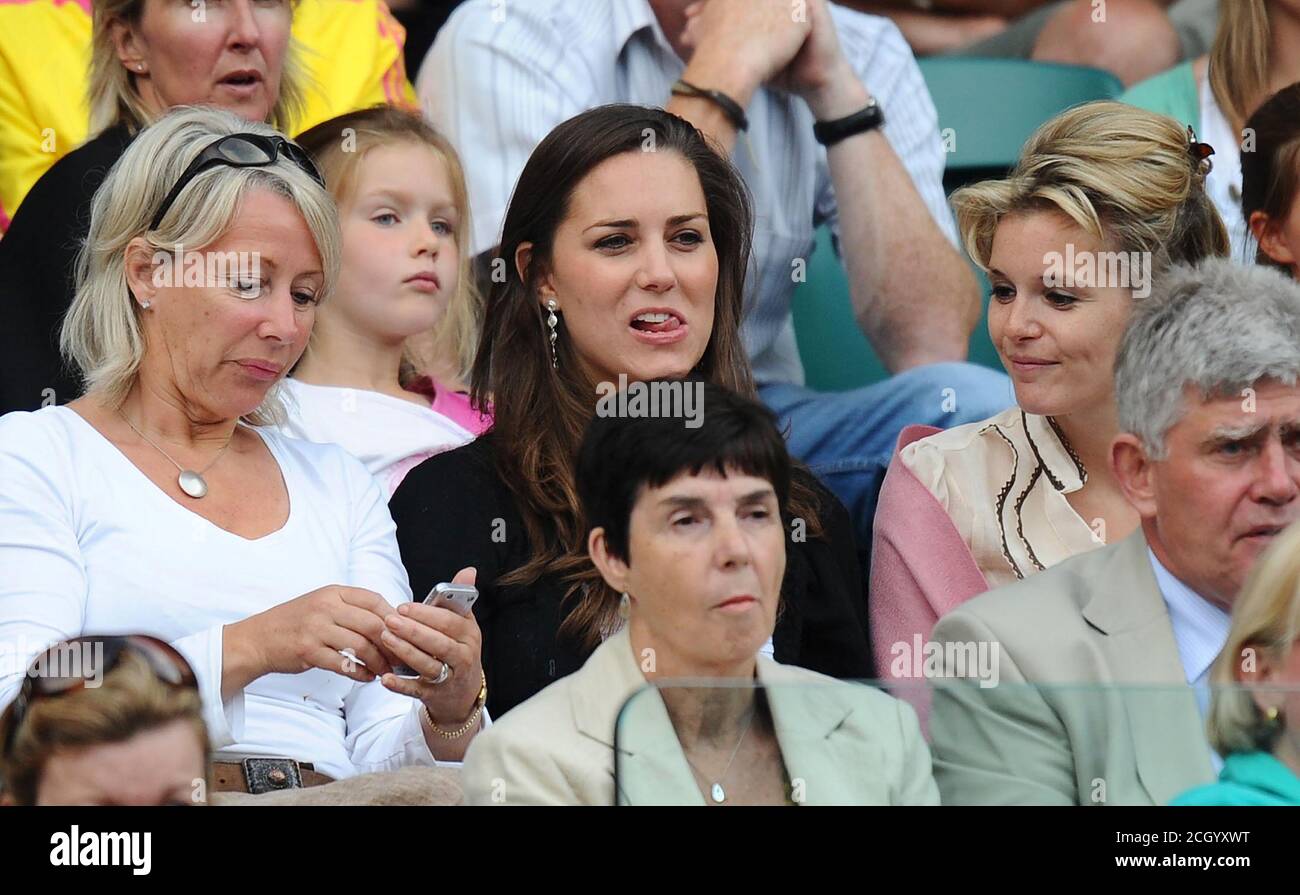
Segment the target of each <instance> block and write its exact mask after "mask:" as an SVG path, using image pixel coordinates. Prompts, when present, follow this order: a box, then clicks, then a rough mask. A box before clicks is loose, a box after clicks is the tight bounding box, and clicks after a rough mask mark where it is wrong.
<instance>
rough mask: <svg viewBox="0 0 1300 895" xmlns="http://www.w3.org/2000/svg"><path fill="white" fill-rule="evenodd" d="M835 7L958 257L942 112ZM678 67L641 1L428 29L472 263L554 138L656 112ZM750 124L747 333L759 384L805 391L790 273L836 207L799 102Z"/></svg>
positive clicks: (494, 237) (854, 17) (503, 8)
mask: <svg viewBox="0 0 1300 895" xmlns="http://www.w3.org/2000/svg"><path fill="white" fill-rule="evenodd" d="M830 10H831V16H832V18H833V19H834V21H835V26H836V29H837V31H838V33H839V38H840V43H841V46H842V47H843V50H844V55H845V57H846V58H847V59H848V61H849V63H850V65H852V66H853V68H854V70H855V71H856V72H857V74H858V77H859V78H861V79H862V82H863V83H864V84H865V85H866V87H867V89H868V90H869V91H870V92H871V94H872V95H873V96H874V97H876V99H877V100H878V101H879V102H880V105H881V107H882V109H883V110H884V113H885V126H884V135H885V137H886V138H887V139H888V140H889V143H890V145H891V146H892V147H893V149H894V152H895V153H897V155H898V157H899V159H900V160H901V161H902V164H903V165H904V166H905V167H906V169H907V171H908V173H909V174H911V176H912V182H913V183H914V184H915V186H916V189H917V191H918V192H919V193H920V196H921V198H922V200H923V201H924V202H925V205H926V207H927V208H928V209H929V210H930V213H931V215H933V216H934V219H935V221H937V222H938V225H939V227H940V229H941V230H942V231H943V233H944V234H946V235H947V236H948V238H949V240H951V241H952V242H953V243H954V245H955V244H956V241H957V233H956V227H955V225H954V223H953V220H952V216H951V213H950V211H949V209H948V204H947V199H946V198H945V196H944V191H943V168H944V164H945V161H946V156H945V153H944V146H943V141H942V139H941V138H940V134H939V125H938V116H937V114H936V113H935V109H934V104H933V102H931V100H930V94H929V92H928V90H927V89H926V86H925V81H924V79H923V78H922V77H921V71H920V69H919V68H918V67H917V65H916V60H915V59H914V58H913V56H912V51H911V49H910V48H909V47H908V45H907V42H906V41H905V40H904V39H903V37H902V35H901V34H900V33H899V31H898V29H897V28H896V27H895V26H894V24H893V23H892V22H890V21H889V19H886V18H881V17H877V16H868V15H863V14H862V13H859V12H855V11H853V10H849V9H845V8H844V7H843V6H840V5H838V4H835V3H832V4H831V5H830ZM685 68H686V66H685V63H683V62H682V60H681V59H680V58H679V57H678V56H677V54H676V52H675V51H674V50H673V48H672V46H671V44H670V43H669V42H668V39H667V37H665V35H664V33H663V29H662V28H661V27H660V25H659V22H658V19H657V18H656V17H655V14H654V11H653V10H652V9H651V7H650V4H649V2H648V0H526V2H515V3H509V4H502V3H499V2H496V0H467V2H465V3H462V4H461V5H460V6H459V7H458V8H457V9H456V11H455V13H453V14H452V16H451V18H450V19H449V20H448V22H447V24H446V25H444V26H443V28H442V30H441V31H439V32H438V38H437V40H436V41H435V42H434V45H433V48H432V49H431V50H430V51H429V54H428V56H426V57H425V60H424V63H423V64H422V65H421V66H420V72H419V76H418V78H417V80H416V89H417V92H418V93H419V95H420V100H421V103H422V104H423V106H424V110H425V113H426V114H427V115H428V117H429V118H430V120H431V121H433V123H434V124H435V125H436V126H437V128H438V129H439V130H440V131H442V132H443V133H444V134H446V135H447V136H448V137H449V138H450V140H451V141H452V143H453V144H454V145H455V146H456V148H457V149H458V150H459V152H460V155H461V158H462V159H463V160H464V165H465V174H466V177H467V179H468V182H469V203H470V207H471V208H473V210H474V234H473V242H472V245H471V251H472V252H473V253H474V254H479V253H481V252H483V251H486V250H488V249H490V248H492V247H493V246H494V245H496V243H497V242H498V241H499V238H500V233H501V225H502V222H503V221H504V219H505V212H506V208H507V206H508V204H509V201H510V195H511V193H512V192H513V190H514V187H515V182H516V180H518V178H519V174H520V173H521V172H522V171H523V168H524V164H525V162H527V160H528V157H529V155H531V154H532V151H533V149H534V147H535V146H536V145H537V143H538V142H540V141H541V139H542V138H543V137H545V136H546V135H547V134H548V133H550V132H551V130H553V129H554V128H555V127H556V126H557V125H559V124H561V123H562V122H564V121H566V120H568V119H569V118H572V117H573V116H575V115H577V114H579V113H580V112H584V111H586V110H588V109H591V108H594V107H596V106H600V105H604V104H607V103H620V102H621V103H636V104H639V105H648V106H664V105H666V104H667V103H668V100H669V98H670V90H671V87H672V85H673V82H674V81H676V80H677V79H678V78H679V77H681V75H682V73H683V72H684V71H685ZM700 86H703V87H707V86H709V85H700ZM747 114H748V117H749V122H750V126H749V131H748V133H747V134H742V135H741V136H740V139H739V140H738V141H737V144H736V150H735V152H734V153H733V161H734V162H735V164H736V166H737V168H739V170H740V172H741V174H742V176H743V177H744V180H745V182H746V184H748V186H749V189H750V191H751V193H752V194H753V197H754V212H755V231H754V256H753V263H754V267H753V268H752V269H751V272H750V276H749V278H748V283H749V284H750V287H751V289H752V290H753V292H752V293H751V294H750V296H749V301H748V304H747V305H746V315H745V321H744V326H743V328H742V336H743V337H744V342H745V348H746V350H747V352H748V354H749V357H750V360H751V361H752V362H753V366H754V375H755V377H756V378H757V380H758V382H759V383H769V382H792V383H798V384H802V383H803V367H802V365H801V363H800V361H799V352H798V348H797V346H796V344H795V338H794V326H793V322H792V318H791V316H790V302H791V299H792V297H793V295H794V290H795V285H796V283H795V279H796V278H795V276H794V272H795V270H796V265H795V261H796V259H805V260H806V259H807V258H808V257H809V256H810V255H811V253H812V249H813V244H814V240H813V231H814V229H815V228H816V227H817V226H819V225H821V224H822V223H826V224H829V225H830V227H831V229H832V231H833V232H834V234H835V237H836V243H837V244H838V241H839V210H838V208H837V206H836V203H835V192H834V189H833V188H832V185H831V177H830V168H829V165H828V163H827V159H826V150H825V148H824V147H822V146H821V145H820V144H818V143H817V141H816V139H815V138H814V137H813V123H814V122H813V116H812V112H811V111H809V109H808V106H807V104H806V103H804V102H803V101H802V100H800V99H798V98H797V97H794V96H792V95H789V94H786V93H783V92H780V91H776V90H770V89H766V88H764V89H760V90H759V91H758V92H757V93H756V94H755V96H754V99H753V101H752V102H751V103H750V105H749V108H748V109H747ZM852 248H853V247H852V246H850V247H849V249H850V250H852Z"/></svg>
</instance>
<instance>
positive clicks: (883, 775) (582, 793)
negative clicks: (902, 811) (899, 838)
mask: <svg viewBox="0 0 1300 895" xmlns="http://www.w3.org/2000/svg"><path fill="white" fill-rule="evenodd" d="M758 678H759V682H760V683H761V684H762V685H763V686H764V688H765V690H766V693H767V698H768V704H769V706H770V707H771V712H772V718H773V721H774V723H775V728H776V737H777V740H778V742H779V743H780V747H781V754H782V758H783V760H784V762H785V767H786V771H787V773H788V775H789V777H790V781H791V784H792V787H793V789H794V794H795V800H796V801H797V802H798V803H799V804H804V805H831V804H855V805H901V804H907V805H917V804H919V805H937V804H938V802H939V793H938V790H937V788H936V787H935V784H934V778H933V776H932V774H931V768H930V753H929V750H928V749H927V748H926V745H925V741H924V739H923V738H922V737H921V731H920V727H919V725H918V724H917V720H916V715H915V713H914V712H913V711H912V709H911V707H910V706H908V705H907V704H905V703H903V702H901V701H899V700H896V699H893V698H891V697H889V696H886V695H885V694H884V693H881V692H880V691H878V690H875V689H872V688H869V687H866V686H862V685H860V684H851V683H845V682H842V681H837V680H835V679H834V678H829V677H826V676H824V675H820V674H817V673H815V672H812V671H807V670H805V669H802V668H796V667H794V666H791V665H781V664H778V663H776V662H773V661H772V660H770V659H768V658H767V657H765V656H760V657H759V659H758ZM638 691H645V692H640V693H638ZM634 694H636V698H635V699H633V700H631V702H629V697H632V696H633V695H634ZM625 703H628V708H627V709H626V710H623V706H624V704H625ZM620 710H623V711H622V715H621V716H620ZM616 727H617V732H616ZM616 764H617V767H616ZM464 786H465V798H466V802H467V803H468V804H471V805H491V804H506V805H539V804H549V805H613V804H615V802H616V801H617V803H618V804H622V805H702V804H704V797H703V795H702V794H701V792H700V790H699V788H698V786H696V783H695V778H694V776H693V775H692V774H691V770H690V767H689V765H688V764H687V763H686V758H685V755H684V754H683V752H682V749H681V746H680V744H679V743H678V741H677V737H676V734H675V732H674V730H673V726H672V723H671V721H670V720H669V717H668V713H667V710H666V709H665V708H664V704H663V700H662V699H661V698H660V696H659V693H658V691H657V690H655V689H654V688H652V687H648V685H647V684H646V680H645V678H644V677H643V675H642V673H641V669H640V667H639V665H638V662H637V660H636V658H635V657H634V656H633V653H632V645H631V640H630V638H629V636H628V633H627V630H626V628H625V629H624V630H622V631H620V632H619V633H618V634H616V635H614V636H613V637H611V638H610V639H609V640H607V641H606V642H605V643H604V644H602V645H601V646H600V648H598V649H597V650H596V651H595V652H594V653H593V654H592V655H591V658H589V659H588V660H587V662H586V664H584V665H583V666H582V668H581V669H579V670H578V671H576V672H574V673H573V674H571V675H569V676H568V677H565V678H561V679H560V680H558V681H556V682H555V683H553V684H551V685H550V686H549V687H547V688H546V689H545V690H542V691H541V692H540V693H538V694H537V695H536V696H534V697H533V698H531V699H529V700H528V701H527V702H524V703H522V704H521V705H518V706H516V707H515V708H513V709H512V710H511V711H509V712H508V713H506V714H505V715H504V716H502V717H501V718H500V719H499V720H497V721H496V722H495V723H494V724H493V725H492V726H491V727H490V728H488V729H487V730H485V731H483V732H482V733H480V734H478V735H477V736H476V737H475V738H474V742H473V743H472V744H471V745H470V749H469V752H468V754H467V755H466V756H465V768H464Z"/></svg>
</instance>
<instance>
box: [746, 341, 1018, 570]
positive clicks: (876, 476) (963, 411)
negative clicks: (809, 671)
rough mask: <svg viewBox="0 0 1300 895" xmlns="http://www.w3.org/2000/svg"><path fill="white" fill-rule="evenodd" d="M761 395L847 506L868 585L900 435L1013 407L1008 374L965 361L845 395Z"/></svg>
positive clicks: (779, 388)
mask: <svg viewBox="0 0 1300 895" xmlns="http://www.w3.org/2000/svg"><path fill="white" fill-rule="evenodd" d="M758 395H759V397H760V398H762V400H763V402H764V403H765V404H767V406H768V407H770V408H771V409H772V411H773V412H774V413H776V415H777V416H778V417H780V419H781V423H782V425H783V426H785V427H787V428H788V429H789V437H788V443H789V446H790V453H791V454H793V455H794V456H796V457H798V458H799V459H800V460H802V461H803V462H804V463H806V464H807V465H808V467H809V468H810V469H811V470H812V471H813V473H814V474H815V475H816V476H817V478H819V479H820V480H821V481H822V483H823V484H824V485H826V487H827V488H829V489H830V490H831V491H832V492H834V493H835V496H836V497H838V498H839V499H840V501H841V502H842V503H843V504H844V506H845V507H847V508H848V511H849V515H850V516H851V517H852V519H853V528H854V533H855V535H856V537H857V542H858V543H857V548H858V559H859V561H860V562H861V563H862V575H863V578H864V580H865V578H866V576H867V575H868V574H870V570H871V526H872V522H873V520H874V519H875V516H876V500H877V498H878V497H879V495H880V485H881V482H882V481H883V480H884V477H885V470H886V469H888V468H889V461H890V459H891V458H892V457H893V454H894V446H895V445H896V444H897V443H898V433H899V432H901V431H902V430H903V428H904V427H905V426H910V425H915V424H924V425H928V426H938V427H940V428H943V429H947V428H950V427H952V426H960V425H962V424H963V423H972V422H976V421H978V420H983V419H988V418H989V417H991V416H993V415H995V414H997V413H1000V412H1001V411H1003V410H1005V409H1007V408H1008V407H1010V406H1011V405H1012V404H1014V403H1015V392H1014V391H1013V390H1012V388H1011V380H1010V379H1008V378H1007V376H1006V374H1005V373H1000V372H996V371H994V370H990V369H989V368H988V367H982V366H979V365H977V364H968V363H943V364H928V365H926V366H923V367H913V368H912V369H910V370H906V371H904V372H902V373H899V374H897V375H896V376H891V377H890V378H889V379H886V380H885V381H883V382H878V383H875V384H874V385H867V386H863V387H862V388H859V389H854V390H853V391H848V392H817V391H813V390H812V389H810V388H805V387H804V386H801V385H786V384H774V385H763V386H759V389H758Z"/></svg>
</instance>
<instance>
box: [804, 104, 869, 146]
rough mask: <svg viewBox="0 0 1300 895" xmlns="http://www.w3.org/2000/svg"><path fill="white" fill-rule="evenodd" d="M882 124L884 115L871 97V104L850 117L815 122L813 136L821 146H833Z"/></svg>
mask: <svg viewBox="0 0 1300 895" xmlns="http://www.w3.org/2000/svg"><path fill="white" fill-rule="evenodd" d="M884 123H885V113H884V112H883V111H882V110H881V108H880V104H879V103H878V102H876V98H875V97H874V96H873V97H872V98H871V102H869V103H867V104H866V106H864V107H863V108H862V109H860V110H859V111H857V112H854V113H853V114H852V115H847V116H845V117H844V118H836V119H835V120H834V121H819V122H817V123H816V124H814V125H813V136H815V137H816V138H817V142H818V143H820V144H822V145H823V146H834V145H835V144H836V143H838V142H840V141H841V140H847V139H848V138H849V137H853V136H856V135H858V134H861V133H865V132H867V131H870V130H875V129H876V128H878V127H880V126H881V125H882V124H884Z"/></svg>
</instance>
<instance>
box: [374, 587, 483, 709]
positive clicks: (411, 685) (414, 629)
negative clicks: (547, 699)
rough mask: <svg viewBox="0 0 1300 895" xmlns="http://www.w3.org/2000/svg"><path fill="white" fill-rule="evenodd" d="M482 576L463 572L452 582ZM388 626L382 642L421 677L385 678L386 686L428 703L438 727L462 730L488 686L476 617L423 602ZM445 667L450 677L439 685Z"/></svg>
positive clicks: (401, 611) (406, 606)
mask: <svg viewBox="0 0 1300 895" xmlns="http://www.w3.org/2000/svg"><path fill="white" fill-rule="evenodd" d="M477 575H478V573H477V571H476V570H475V569H473V568H472V567H471V568H466V569H461V570H460V571H459V572H457V573H456V577H454V578H453V579H452V583H453V584H473V583H474V581H475V578H476V577H477ZM387 626H388V630H386V631H385V632H384V633H383V634H382V635H381V637H380V639H381V640H382V641H383V645H384V647H385V648H386V649H387V650H388V652H389V653H390V654H391V655H392V657H393V658H394V659H397V660H400V661H401V662H405V663H406V664H407V665H409V666H411V668H413V669H415V670H416V671H417V672H419V674H420V677H419V678H418V679H416V680H405V679H403V678H399V677H397V676H396V675H394V674H385V675H384V676H383V678H382V680H383V683H384V686H385V687H387V688H388V689H389V690H392V691H393V692H395V693H402V694H404V695H406V696H413V697H415V698H416V699H418V700H420V701H421V702H423V703H424V706H425V708H427V709H428V710H429V715H430V716H431V717H432V718H433V720H434V721H436V722H437V723H438V725H439V726H441V727H444V728H452V727H457V726H459V725H460V724H461V723H462V722H464V721H465V719H466V718H468V717H469V715H470V713H471V712H472V711H474V704H475V703H476V702H477V701H478V694H479V690H481V689H482V686H483V674H482V667H483V666H482V661H481V655H480V654H481V651H482V643H483V635H482V633H481V632H480V631H479V627H478V622H477V621H475V619H474V613H473V612H472V611H471V612H470V614H469V615H461V614H460V613H458V612H454V611H452V610H450V609H441V608H438V607H434V606H426V605H424V604H423V603H403V604H402V605H401V606H399V607H397V612H395V613H393V614H392V615H390V616H388V619H387ZM444 662H445V663H446V664H447V665H448V666H450V673H451V676H450V677H448V678H447V679H446V680H444V681H443V682H442V683H441V684H435V683H434V681H435V680H436V679H437V678H438V675H439V674H441V673H442V666H443V663H444Z"/></svg>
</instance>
